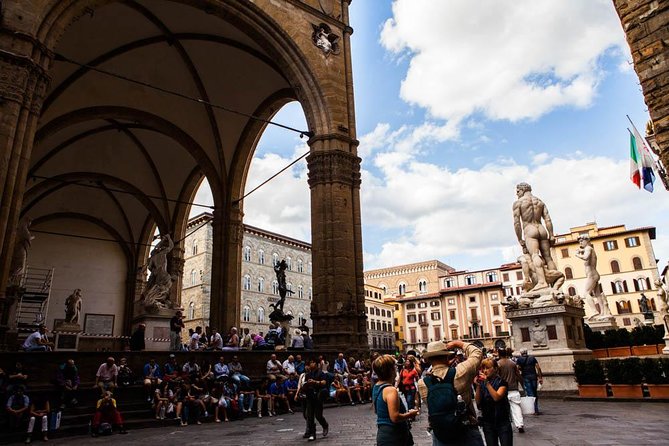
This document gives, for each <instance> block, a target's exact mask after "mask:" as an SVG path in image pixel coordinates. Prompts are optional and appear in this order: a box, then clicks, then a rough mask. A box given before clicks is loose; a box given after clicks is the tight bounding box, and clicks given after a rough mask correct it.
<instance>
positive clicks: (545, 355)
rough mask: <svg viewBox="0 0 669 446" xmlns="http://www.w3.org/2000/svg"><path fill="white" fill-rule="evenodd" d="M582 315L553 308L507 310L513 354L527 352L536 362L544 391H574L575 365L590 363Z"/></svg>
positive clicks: (580, 310)
mask: <svg viewBox="0 0 669 446" xmlns="http://www.w3.org/2000/svg"><path fill="white" fill-rule="evenodd" d="M584 314H585V311H584V310H583V308H581V307H578V306H572V305H568V304H556V305H550V306H545V307H538V308H519V309H507V310H506V317H507V318H508V319H509V320H510V321H511V322H512V324H513V327H512V336H513V342H514V348H515V350H516V351H518V350H520V349H521V348H526V349H527V350H528V352H529V354H530V355H533V356H534V357H535V358H537V360H538V361H539V366H540V367H541V370H542V372H543V377H544V384H543V390H544V391H562V392H563V391H576V390H577V386H576V381H575V380H574V369H573V367H572V365H573V363H574V361H576V360H578V359H591V358H592V351H591V350H589V349H588V348H586V346H585V338H584V336H583V316H584Z"/></svg>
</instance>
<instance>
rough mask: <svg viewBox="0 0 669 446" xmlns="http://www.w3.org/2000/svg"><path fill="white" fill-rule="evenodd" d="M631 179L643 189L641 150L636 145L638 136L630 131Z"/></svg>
mask: <svg viewBox="0 0 669 446" xmlns="http://www.w3.org/2000/svg"><path fill="white" fill-rule="evenodd" d="M630 180H632V183H634V184H636V187H637V188H639V189H641V173H639V150H638V149H637V146H636V138H635V137H634V134H633V133H632V132H630Z"/></svg>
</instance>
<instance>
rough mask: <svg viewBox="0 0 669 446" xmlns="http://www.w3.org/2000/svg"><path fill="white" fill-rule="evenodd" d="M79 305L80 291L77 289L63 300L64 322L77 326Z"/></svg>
mask: <svg viewBox="0 0 669 446" xmlns="http://www.w3.org/2000/svg"><path fill="white" fill-rule="evenodd" d="M81 303H82V300H81V289H79V288H77V289H76V290H74V291H73V292H72V294H70V295H69V296H68V297H67V299H65V322H67V323H68V324H79V319H80V317H81Z"/></svg>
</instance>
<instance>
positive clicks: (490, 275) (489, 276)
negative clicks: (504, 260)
mask: <svg viewBox="0 0 669 446" xmlns="http://www.w3.org/2000/svg"><path fill="white" fill-rule="evenodd" d="M485 277H486V280H487V281H488V282H489V283H490V282H497V272H496V271H488V272H487V273H486V275H485Z"/></svg>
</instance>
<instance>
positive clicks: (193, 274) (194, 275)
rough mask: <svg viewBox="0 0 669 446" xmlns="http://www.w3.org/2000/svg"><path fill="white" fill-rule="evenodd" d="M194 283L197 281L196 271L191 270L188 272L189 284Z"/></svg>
mask: <svg viewBox="0 0 669 446" xmlns="http://www.w3.org/2000/svg"><path fill="white" fill-rule="evenodd" d="M196 283H197V273H196V272H195V270H192V271H191V272H190V284H191V286H192V285H195V284H196Z"/></svg>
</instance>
